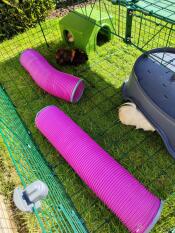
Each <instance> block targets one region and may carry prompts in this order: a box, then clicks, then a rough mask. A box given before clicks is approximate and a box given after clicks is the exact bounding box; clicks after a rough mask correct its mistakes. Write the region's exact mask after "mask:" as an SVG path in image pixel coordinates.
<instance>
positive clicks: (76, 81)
mask: <svg viewBox="0 0 175 233" xmlns="http://www.w3.org/2000/svg"><path fill="white" fill-rule="evenodd" d="M20 63H21V65H22V66H23V67H24V68H25V69H26V70H27V71H28V73H29V74H30V75H31V77H32V79H33V80H34V81H35V83H36V84H37V85H38V86H39V87H41V88H42V89H43V90H44V91H46V92H48V93H49V94H51V95H53V96H56V97H59V98H61V99H64V100H66V101H68V102H74V103H76V102H78V101H79V100H80V98H81V96H82V94H83V91H84V82H83V80H82V79H80V78H78V77H75V76H73V75H71V74H66V73H63V72H61V71H59V70H57V69H55V68H54V67H53V66H51V65H50V64H49V63H48V61H47V60H46V59H45V58H44V57H43V56H42V55H41V54H40V53H39V52H37V51H36V50H34V49H27V50H25V51H24V52H23V53H22V54H21V56H20Z"/></svg>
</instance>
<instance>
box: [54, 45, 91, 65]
mask: <svg viewBox="0 0 175 233" xmlns="http://www.w3.org/2000/svg"><path fill="white" fill-rule="evenodd" d="M87 60H88V56H87V54H86V53H85V52H83V51H82V50H80V49H68V48H60V49H58V51H57V52H56V61H57V63H58V64H59V65H73V66H78V65H81V64H84V63H86V61H87Z"/></svg>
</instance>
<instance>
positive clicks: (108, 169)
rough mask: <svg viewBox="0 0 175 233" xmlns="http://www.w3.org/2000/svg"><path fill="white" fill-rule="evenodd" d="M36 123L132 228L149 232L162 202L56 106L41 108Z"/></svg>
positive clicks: (141, 231)
mask: <svg viewBox="0 0 175 233" xmlns="http://www.w3.org/2000/svg"><path fill="white" fill-rule="evenodd" d="M35 124H36V126H37V128H38V129H39V130H40V131H41V133H42V134H43V135H44V136H45V137H46V138H47V139H48V140H49V142H50V143H51V144H52V145H53V146H54V147H55V148H56V149H57V150H58V152H59V153H60V154H61V155H62V156H63V157H64V159H65V160H66V161H67V162H68V163H69V164H70V166H71V167H72V168H73V169H74V171H75V172H76V173H77V174H78V175H79V176H80V177H81V179H82V180H83V181H84V182H85V183H86V184H87V185H88V186H89V187H90V188H91V189H92V190H93V191H94V193H96V195H97V196H98V197H99V198H100V199H101V200H102V201H103V202H104V203H105V204H106V205H107V206H108V207H109V208H110V209H111V210H112V211H113V212H114V213H115V214H116V216H118V217H119V219H120V220H121V221H122V222H123V224H124V225H125V226H126V227H127V228H128V230H129V231H130V232H134V233H143V232H149V231H150V230H151V229H152V228H153V226H154V225H155V223H156V222H157V221H158V219H159V216H160V213H161V209H162V202H161V200H160V199H158V198H157V197H156V196H154V195H153V194H152V193H151V192H149V191H148V190H147V189H146V188H145V187H144V186H143V185H142V184H141V183H139V182H138V181H137V180H136V179H135V178H134V177H133V176H132V175H131V174H130V173H129V172H128V171H127V170H126V169H125V168H123V167H122V166H121V165H120V164H119V163H117V162H116V161H115V160H114V159H113V158H112V157H111V156H110V155H109V154H108V153H107V152H106V151H104V150H103V149H102V148H101V147H100V146H99V145H98V144H97V143H96V142H95V141H94V140H93V139H92V138H91V137H89V135H88V134H87V133H85V132H84V131H83V130H82V129H81V128H80V127H79V126H78V125H77V124H76V123H75V122H73V121H72V119H70V118H69V117H68V116H67V115H66V114H65V113H64V112H63V111H61V110H60V109H58V108H57V107H55V106H48V107H46V108H44V109H42V110H41V111H40V112H39V113H38V114H37V116H36V119H35Z"/></svg>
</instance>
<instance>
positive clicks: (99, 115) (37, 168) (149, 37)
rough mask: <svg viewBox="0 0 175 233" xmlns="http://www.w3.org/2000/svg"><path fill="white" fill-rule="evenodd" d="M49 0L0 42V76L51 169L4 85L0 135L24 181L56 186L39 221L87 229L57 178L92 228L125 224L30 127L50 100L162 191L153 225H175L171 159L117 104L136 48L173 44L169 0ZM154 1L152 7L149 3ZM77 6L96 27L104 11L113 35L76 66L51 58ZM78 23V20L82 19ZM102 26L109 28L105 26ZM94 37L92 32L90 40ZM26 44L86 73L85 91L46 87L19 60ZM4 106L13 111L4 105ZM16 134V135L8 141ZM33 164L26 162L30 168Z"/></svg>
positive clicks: (104, 230)
mask: <svg viewBox="0 0 175 233" xmlns="http://www.w3.org/2000/svg"><path fill="white" fill-rule="evenodd" d="M49 2H51V5H52V4H53V5H54V7H53V9H52V10H51V9H49V10H48V12H47V18H46V20H44V21H42V19H41V20H39V24H37V25H35V27H33V28H30V29H28V30H26V31H25V32H23V33H18V34H17V35H16V36H14V37H13V38H12V39H10V40H5V41H4V42H2V43H1V44H0V62H1V63H0V70H1V72H0V82H1V83H2V84H3V86H4V87H5V89H6V91H7V93H8V95H9V96H10V98H11V100H12V102H13V103H14V105H15V107H16V109H17V111H18V113H19V115H20V117H21V118H22V120H23V121H24V122H25V124H26V126H27V128H28V129H29V130H30V131H31V133H32V136H33V137H34V139H35V141H36V143H37V145H38V147H39V149H40V150H41V151H42V154H43V157H44V159H45V160H47V163H49V166H51V167H52V170H53V171H54V175H55V176H53V174H52V173H51V171H50V169H49V168H48V167H47V166H46V164H45V162H42V161H43V158H42V157H41V156H40V154H39V153H38V150H37V149H36V148H35V146H34V145H33V143H32V141H31V139H30V136H29V135H28V133H27V131H26V129H25V128H24V127H23V125H22V124H21V121H20V120H19V118H18V116H17V115H16V113H15V111H14V107H13V106H12V104H11V103H10V102H9V100H7V97H5V95H4V92H3V90H2V89H1V95H2V97H3V98H5V101H6V100H7V103H8V104H6V105H4V106H6V107H4V109H3V112H2V113H3V123H1V125H2V129H3V132H5V133H6V136H5V137H4V138H5V139H6V140H5V142H6V144H7V145H8V147H9V151H12V152H11V154H12V153H13V151H15V154H14V155H13V154H12V155H11V157H12V158H13V157H15V158H16V159H15V160H14V164H16V166H17V168H18V173H19V174H23V175H22V176H21V179H22V182H23V184H24V185H25V184H28V183H29V182H30V181H33V180H35V179H36V177H40V179H41V180H44V181H47V182H48V186H49V187H50V189H51V190H52V189H53V193H52V194H53V196H51V194H50V196H49V198H48V199H47V200H46V201H45V202H44V207H45V210H46V211H43V212H42V213H40V214H38V213H37V216H38V218H39V219H40V220H41V221H43V222H45V224H44V225H43V227H46V231H47V232H50V229H53V231H54V230H56V229H57V227H58V226H60V227H59V229H61V230H60V232H71V230H70V229H73V230H74V232H77V231H78V230H79V231H78V232H80V231H86V229H85V228H84V227H83V224H82V223H81V221H78V220H77V218H78V217H77V214H76V211H75V210H74V211H75V212H74V215H73V216H72V215H71V214H70V212H71V210H72V209H71V207H70V204H68V203H70V201H69V202H68V201H67V200H68V199H67V197H66V196H65V192H64V191H62V192H61V194H58V190H60V189H61V190H63V189H62V185H61V184H60V182H59V181H58V180H57V178H59V179H60V180H61V183H62V184H63V185H64V188H65V189H66V191H67V193H68V194H69V196H70V197H71V200H72V202H73V203H74V206H75V207H76V209H77V210H78V213H80V216H82V218H83V219H84V221H85V223H86V226H87V228H88V231H89V232H97V233H98V232H100V233H118V232H120V233H125V232H127V230H126V229H125V227H124V226H123V225H122V224H121V223H120V222H119V220H118V219H117V218H116V216H114V215H113V214H112V213H111V212H110V211H109V210H108V209H107V208H106V207H105V206H104V204H103V203H101V202H100V201H99V200H98V199H97V198H96V197H95V196H94V194H93V193H92V192H91V191H90V190H89V189H88V188H87V187H86V186H85V184H83V182H82V181H81V180H80V179H79V178H78V176H77V175H76V174H75V173H74V172H73V170H72V169H71V168H70V167H69V166H68V165H67V164H66V162H65V161H64V160H63V159H62V157H61V156H60V155H58V154H57V152H56V151H55V150H54V149H53V147H52V146H51V145H50V144H49V143H48V142H47V141H46V139H44V138H43V137H42V136H41V134H40V133H39V132H38V130H37V129H36V128H35V127H34V119H35V116H36V114H37V112H38V111H39V110H41V108H43V107H45V106H47V105H52V104H53V105H56V106H58V107H59V108H61V109H62V110H63V111H64V112H65V113H66V114H68V115H69V116H70V117H71V118H72V119H73V120H74V121H75V122H76V123H77V124H79V125H80V126H81V127H82V128H83V129H84V130H85V131H86V132H87V133H88V134H89V135H90V136H91V137H92V138H93V139H94V140H95V141H96V142H98V143H99V144H100V145H101V146H102V147H103V148H104V149H105V150H106V151H107V152H109V154H110V155H111V156H112V157H113V158H115V159H116V160H117V161H118V162H120V163H121V164H122V165H123V166H124V167H125V168H126V169H128V170H129V171H130V172H131V173H132V174H133V175H134V176H135V177H136V178H137V179H138V180H139V181H140V182H142V183H143V184H144V185H145V186H146V187H147V188H148V189H149V190H150V191H152V192H153V193H154V194H155V195H157V196H158V197H160V198H161V199H166V203H165V207H164V211H163V214H162V217H161V220H160V221H159V223H158V224H157V225H156V227H155V229H154V230H153V232H157V233H160V232H161V233H165V232H169V231H170V230H171V229H173V228H174V222H175V215H174V211H175V202H174V200H175V198H174V195H173V193H174V191H175V190H174V184H175V174H174V169H175V161H174V160H173V158H172V157H171V156H170V155H169V154H168V152H167V151H166V149H165V147H164V144H163V142H162V141H161V139H160V136H159V135H158V134H156V133H150V132H144V131H142V130H135V129H134V128H132V127H129V126H124V125H122V124H121V123H120V121H119V119H118V114H117V112H118V108H119V106H120V105H121V104H123V103H124V100H123V97H122V92H121V86H122V84H123V81H124V80H126V79H128V77H129V75H130V72H131V70H132V68H133V65H134V62H135V60H136V59H137V58H138V56H139V55H140V54H141V52H140V50H141V51H147V50H149V49H152V48H156V47H163V46H174V44H175V43H174V42H175V39H174V38H175V31H174V21H173V22H172V17H171V20H169V17H170V16H172V15H171V11H173V8H171V6H172V4H173V1H172V0H171V1H170V0H169V1H166V3H165V2H164V4H166V6H163V5H162V4H163V3H162V1H154V3H153V2H151V0H150V1H140V3H139V2H138V3H137V2H136V1H134V3H132V1H127V2H126V1H116V2H115V1H113V3H115V4H112V3H111V1H108V0H98V1H57V4H56V5H55V1H54V2H52V1H49ZM141 3H142V4H141ZM155 4H156V7H154V9H153V6H155ZM168 4H169V5H168ZM126 6H127V7H126ZM146 6H147V8H146ZM150 7H151V8H150ZM162 8H163V9H164V10H166V8H167V9H168V14H167V15H166V17H162V12H161V10H162ZM169 8H170V10H169ZM75 9H78V11H79V14H80V13H81V16H82V18H86V20H88V21H90V22H91V23H92V24H94V23H95V26H97V27H98V28H99V29H100V28H101V27H103V25H102V22H103V16H104V15H105V17H107V19H108V22H109V25H110V28H111V34H112V35H113V38H112V40H110V41H107V42H106V43H101V44H100V45H99V46H97V47H96V51H91V52H90V53H89V54H88V56H89V61H88V63H87V64H84V65H81V66H79V67H70V66H65V67H63V66H60V65H58V64H57V63H56V61H55V53H56V51H57V49H58V48H60V47H64V46H65V44H64V43H63V41H62V36H61V32H60V27H59V22H60V16H64V15H66V14H67V13H68V12H69V11H72V10H75ZM143 9H144V10H143ZM93 12H96V15H95V17H96V18H97V19H98V20H97V21H96V22H94V21H92V20H91V18H92V17H91V16H92V15H93ZM173 12H174V11H173ZM76 13H77V12H75V14H76ZM79 23H80V24H81V20H80V21H79ZM103 29H104V31H105V30H106V28H103ZM96 39H97V38H96V37H95V39H94V40H95V42H96ZM124 42H127V43H124ZM27 48H34V49H36V50H37V51H39V52H40V53H41V54H42V55H43V56H44V57H45V58H46V59H47V60H48V61H49V63H50V64H52V65H53V66H54V67H56V68H57V69H59V70H62V71H64V72H67V73H71V74H74V75H76V76H79V77H81V78H83V79H84V80H85V84H86V89H85V93H84V95H83V98H82V99H81V101H80V102H79V103H78V104H76V105H71V104H67V103H65V102H64V101H62V100H60V99H57V98H54V97H52V96H51V95H48V94H47V93H45V92H44V91H43V90H41V89H40V88H39V87H38V86H37V85H36V84H35V83H34V82H33V81H32V79H31V77H30V75H29V74H28V73H27V72H26V71H25V70H24V69H23V68H22V67H21V66H20V63H19V55H20V53H21V52H22V51H23V50H25V49H27ZM136 48H139V50H138V49H136ZM8 106H9V107H8ZM7 108H8V111H10V113H6V109H7ZM5 119H6V121H4V120H5ZM8 119H9V120H8ZM19 122H20V123H19ZM13 141H15V142H16V141H17V143H16V144H13ZM18 146H19V147H18ZM19 152H20V153H19ZM33 154H35V156H33ZM28 155H29V156H28ZM21 158H22V159H21ZM40 164H42V165H40ZM30 166H31V167H32V168H31V170H29V167H30ZM25 171H27V172H26V173H25ZM40 172H42V173H40ZM48 177H49V178H48ZM61 198H62V199H61ZM60 200H61V201H60ZM61 203H62V205H61ZM71 206H72V205H71ZM43 210H44V209H43ZM52 215H53V217H51V216H52ZM49 216H50V217H49ZM70 224H72V225H70ZM50 227H51V228H50ZM73 227H74V228H73ZM43 229H44V228H43ZM77 229H78V230H77Z"/></svg>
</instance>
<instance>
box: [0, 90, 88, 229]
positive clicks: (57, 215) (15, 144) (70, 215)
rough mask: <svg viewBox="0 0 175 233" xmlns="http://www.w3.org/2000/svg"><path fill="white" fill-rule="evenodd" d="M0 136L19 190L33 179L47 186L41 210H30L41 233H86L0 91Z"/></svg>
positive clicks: (63, 191) (63, 192) (69, 201)
mask: <svg viewBox="0 0 175 233" xmlns="http://www.w3.org/2000/svg"><path fill="white" fill-rule="evenodd" d="M0 96H1V100H0V110H1V119H0V136H1V137H2V139H3V141H4V143H5V145H6V147H7V150H8V153H9V155H10V157H11V159H12V161H13V165H14V167H15V169H16V171H17V173H18V175H19V177H20V180H21V183H22V185H23V188H25V187H26V186H27V185H29V184H31V183H32V182H34V181H36V180H42V181H43V182H45V183H46V184H47V185H48V187H49V195H48V198H46V200H45V201H44V202H43V205H42V211H41V212H38V211H37V210H36V209H35V208H34V210H33V211H34V213H35V215H36V217H37V219H38V222H39V224H40V227H41V229H42V232H65V233H67V232H81V233H82V232H87V230H86V228H85V226H84V224H83V222H82V219H81V218H80V216H79V215H78V213H77V211H76V210H75V208H74V206H73V204H72V202H71V200H70V198H69V197H68V195H67V194H66V192H65V190H64V188H63V186H62V184H61V182H60V181H59V180H58V179H57V178H56V177H55V174H54V173H53V172H52V171H51V169H50V168H49V165H48V164H47V163H46V161H45V160H44V159H43V157H42V155H41V154H40V152H39V151H38V149H37V148H36V146H35V145H34V143H33V141H32V139H31V136H30V132H29V131H27V130H26V128H25V126H24V125H23V123H22V121H21V120H20V118H19V116H18V114H17V113H16V110H15V107H14V106H13V104H12V103H11V101H10V99H9V98H8V97H7V95H6V93H5V92H4V91H3V89H2V87H1V88H0Z"/></svg>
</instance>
